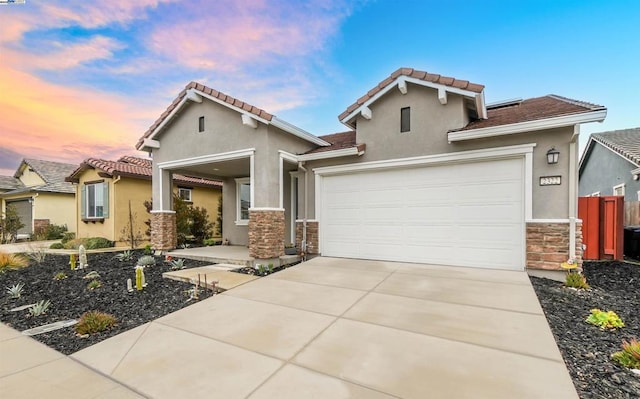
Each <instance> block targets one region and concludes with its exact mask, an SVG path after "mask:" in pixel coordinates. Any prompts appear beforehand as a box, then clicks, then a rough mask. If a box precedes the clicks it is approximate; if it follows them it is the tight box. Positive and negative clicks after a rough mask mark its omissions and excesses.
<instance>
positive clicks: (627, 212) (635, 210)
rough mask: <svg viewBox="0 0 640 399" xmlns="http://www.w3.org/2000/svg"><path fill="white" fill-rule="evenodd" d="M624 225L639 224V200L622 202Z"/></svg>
mask: <svg viewBox="0 0 640 399" xmlns="http://www.w3.org/2000/svg"><path fill="white" fill-rule="evenodd" d="M624 225H625V226H640V201H627V202H625V203H624Z"/></svg>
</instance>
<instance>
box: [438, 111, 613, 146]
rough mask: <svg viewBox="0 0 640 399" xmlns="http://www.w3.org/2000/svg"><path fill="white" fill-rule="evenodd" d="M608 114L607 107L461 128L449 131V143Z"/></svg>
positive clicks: (596, 118)
mask: <svg viewBox="0 0 640 399" xmlns="http://www.w3.org/2000/svg"><path fill="white" fill-rule="evenodd" d="M606 116H607V109H606V108H602V109H598V110H594V111H587V112H580V113H574V114H569V115H561V116H556V117H551V118H544V119H536V120H533V121H526V122H518V123H510V124H507V125H498V126H490V127H485V128H479V129H470V130H461V131H455V132H449V133H447V137H448V140H449V143H452V142H456V141H465V140H473V139H481V138H487V137H496V136H504V135H509V134H515V133H525V132H533V131H538V130H545V129H554V128H558V127H566V126H573V125H579V124H582V123H590V122H602V121H603V120H604V118H606Z"/></svg>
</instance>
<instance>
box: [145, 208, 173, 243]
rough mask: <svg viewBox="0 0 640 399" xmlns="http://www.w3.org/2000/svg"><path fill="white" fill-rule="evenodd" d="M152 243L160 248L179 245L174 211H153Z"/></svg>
mask: <svg viewBox="0 0 640 399" xmlns="http://www.w3.org/2000/svg"><path fill="white" fill-rule="evenodd" d="M151 245H152V246H153V247H154V248H155V249H158V250H168V249H175V247H176V246H177V245H178V237H177V234H176V213H175V212H174V211H151Z"/></svg>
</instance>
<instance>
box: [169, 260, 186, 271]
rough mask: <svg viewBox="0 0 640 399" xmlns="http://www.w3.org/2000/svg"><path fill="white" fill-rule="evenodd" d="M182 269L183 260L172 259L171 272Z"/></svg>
mask: <svg viewBox="0 0 640 399" xmlns="http://www.w3.org/2000/svg"><path fill="white" fill-rule="evenodd" d="M181 269H184V259H174V260H172V261H171V270H181Z"/></svg>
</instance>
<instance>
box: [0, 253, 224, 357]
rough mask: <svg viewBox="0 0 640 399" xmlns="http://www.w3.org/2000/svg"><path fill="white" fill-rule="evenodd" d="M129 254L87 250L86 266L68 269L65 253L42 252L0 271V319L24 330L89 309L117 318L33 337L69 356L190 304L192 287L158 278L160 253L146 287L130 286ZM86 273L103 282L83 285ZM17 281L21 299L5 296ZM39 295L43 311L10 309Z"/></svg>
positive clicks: (163, 265)
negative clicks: (97, 327)
mask: <svg viewBox="0 0 640 399" xmlns="http://www.w3.org/2000/svg"><path fill="white" fill-rule="evenodd" d="M134 254H135V257H134V259H133V260H131V261H128V262H120V261H118V260H117V259H115V258H114V255H115V253H95V254H88V255H87V257H88V263H89V267H88V268H86V269H83V270H75V271H73V270H70V267H69V256H68V255H65V256H62V255H47V257H46V259H45V260H44V262H42V263H41V264H34V262H32V265H31V266H29V267H27V268H24V269H21V270H16V271H9V272H6V273H4V274H0V288H1V289H2V290H3V293H2V295H1V296H0V321H1V322H2V323H5V324H7V325H9V326H10V327H13V328H15V329H16V330H18V331H24V330H26V329H29V328H33V327H37V326H41V325H44V324H48V323H53V322H56V321H63V320H68V319H79V318H80V316H81V315H82V314H83V313H84V312H87V311H90V310H98V311H101V312H107V313H110V314H112V315H114V316H115V317H116V318H117V319H118V324H117V325H116V326H115V327H113V328H111V329H110V330H107V331H104V332H101V333H97V334H92V335H90V336H88V337H86V338H82V337H79V336H77V335H76V334H75V331H74V329H73V327H68V328H63V329H60V330H56V331H51V332H47V333H44V334H39V335H35V336H33V338H35V339H37V340H38V341H41V342H43V343H44V344H46V345H48V346H50V347H51V348H53V349H55V350H57V351H59V352H62V353H64V354H71V353H73V352H76V351H78V350H80V349H83V348H86V347H88V346H91V345H94V344H96V343H98V342H100V341H102V340H105V339H107V338H109V337H112V336H114V335H117V334H120V333H122V332H124V331H127V330H130V329H132V328H134V327H137V326H139V325H141V324H144V323H147V322H149V321H152V320H154V319H157V318H159V317H161V316H164V315H166V314H168V313H171V312H174V311H176V310H178V309H181V308H183V307H185V306H188V305H191V304H193V303H194V301H193V300H191V301H189V302H187V300H188V299H189V296H188V294H187V293H186V291H187V290H189V289H190V288H192V287H193V286H192V285H190V284H188V283H183V282H179V281H174V280H169V279H164V278H162V273H163V272H167V271H169V270H170V269H171V268H170V265H169V264H168V263H165V262H164V258H163V257H156V265H155V266H151V267H147V268H146V269H145V278H146V282H147V284H148V285H147V287H146V288H144V290H142V291H137V290H135V271H134V267H135V263H136V260H137V259H138V258H139V257H140V256H142V255H143V253H142V251H135V252H134ZM207 264H210V263H207V262H199V261H195V260H188V259H186V260H185V266H186V267H187V268H189V267H197V266H202V265H207ZM91 271H96V272H98V273H99V274H100V278H99V279H98V280H99V281H100V282H101V283H102V286H101V287H100V288H97V289H95V290H89V289H87V284H88V283H89V281H90V280H86V279H83V277H84V276H85V275H86V274H87V273H89V272H91ZM58 272H64V273H65V274H66V275H67V276H68V278H66V279H64V280H57V281H56V280H54V279H53V277H54V275H56V273H58ZM128 278H130V279H132V281H133V284H134V291H133V292H128V290H127V279H128ZM18 283H24V284H25V286H24V292H23V294H22V296H21V297H20V298H18V299H10V298H9V296H8V295H6V292H5V290H6V287H11V286H13V285H15V284H18ZM211 295H212V293H211V291H209V290H205V291H203V292H202V294H201V295H200V299H203V298H206V297H208V296H211ZM44 299H49V300H50V301H51V306H50V308H49V310H48V312H47V313H46V314H44V315H41V316H37V317H29V312H28V311H27V310H22V311H19V312H11V311H10V309H12V308H15V307H18V306H21V305H26V304H32V303H35V302H38V301H40V300H44Z"/></svg>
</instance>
